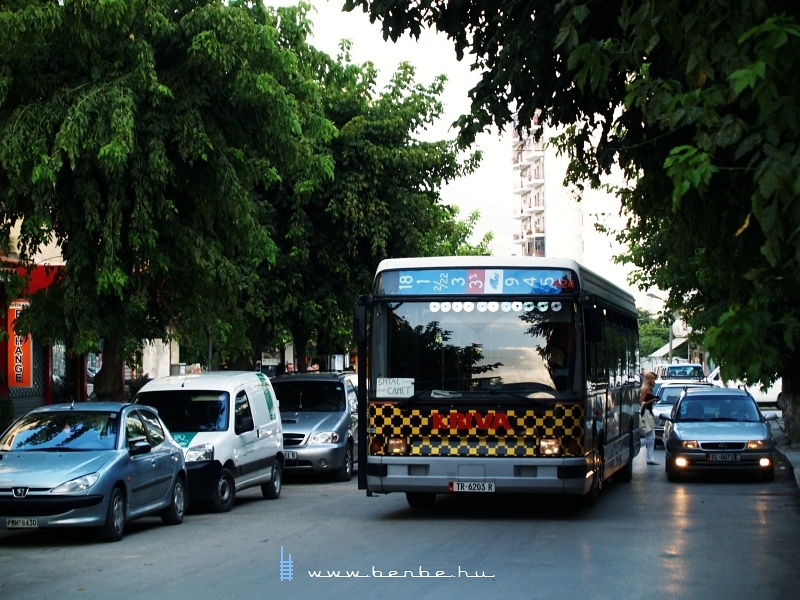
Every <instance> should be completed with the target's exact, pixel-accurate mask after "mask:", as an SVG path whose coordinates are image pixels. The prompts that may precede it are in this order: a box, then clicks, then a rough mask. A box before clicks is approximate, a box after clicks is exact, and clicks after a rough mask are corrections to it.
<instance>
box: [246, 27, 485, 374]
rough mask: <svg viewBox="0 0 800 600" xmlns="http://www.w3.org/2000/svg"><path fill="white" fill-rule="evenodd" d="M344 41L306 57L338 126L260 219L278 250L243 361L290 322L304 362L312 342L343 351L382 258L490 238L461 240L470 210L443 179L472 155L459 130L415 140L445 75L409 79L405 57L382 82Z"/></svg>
mask: <svg viewBox="0 0 800 600" xmlns="http://www.w3.org/2000/svg"><path fill="white" fill-rule="evenodd" d="M349 49H350V42H347V41H344V42H343V43H342V51H341V54H340V56H338V57H337V58H335V59H334V58H332V57H329V56H327V55H325V54H323V53H317V54H316V56H314V57H311V56H307V57H305V60H304V63H305V65H306V66H308V67H313V70H314V73H313V78H314V79H315V80H316V81H318V82H319V83H320V86H321V89H322V90H323V106H324V113H325V115H326V116H327V117H328V119H330V121H331V122H332V123H333V124H334V126H335V128H336V135H335V136H334V137H333V138H332V139H331V140H330V141H328V142H326V143H324V144H321V145H320V151H321V152H323V153H325V154H326V155H327V156H329V158H330V161H331V164H332V165H333V171H332V175H331V177H329V178H326V179H323V180H320V181H318V182H316V184H315V185H305V186H300V185H297V182H296V181H294V180H293V179H292V178H288V177H287V178H284V180H283V181H282V184H281V185H280V186H279V189H278V191H277V193H276V194H274V195H273V196H272V198H271V203H270V209H269V211H270V216H269V218H268V220H267V221H265V227H267V229H268V230H269V231H270V236H271V238H272V239H274V240H275V242H276V245H277V247H278V254H277V259H276V261H275V263H274V264H265V265H263V266H262V267H261V269H260V283H259V285H258V288H257V292H256V296H255V297H254V298H252V299H251V303H252V305H253V306H254V307H255V308H256V311H255V313H256V315H257V316H258V318H255V319H254V320H253V321H252V325H253V326H252V327H251V328H250V330H249V333H250V335H249V338H250V343H251V352H249V353H246V354H243V355H242V356H241V360H240V361H239V363H238V364H240V365H241V366H244V365H252V362H253V359H254V358H256V357H257V356H258V353H259V352H260V350H261V349H262V348H263V347H264V346H265V345H266V346H267V347H269V344H270V342H272V343H273V344H274V342H275V335H276V334H278V333H279V331H275V327H276V326H282V327H283V328H284V329H285V330H287V331H288V332H289V336H288V337H289V338H290V339H292V340H293V342H294V344H295V349H296V351H297V353H298V356H299V358H300V361H301V363H302V361H303V360H304V357H305V351H306V349H307V348H308V347H309V343H310V342H313V343H314V345H315V348H316V353H320V354H342V353H347V351H348V350H349V349H350V344H351V339H352V310H353V306H354V303H355V300H356V298H357V296H358V294H360V293H364V292H367V291H369V289H370V288H371V285H372V278H373V277H374V273H375V270H376V268H377V265H378V262H380V261H381V260H382V259H384V258H388V257H392V256H409V255H411V256H416V255H430V254H437V253H446V254H455V253H485V252H487V251H488V243H489V241H490V240H491V237H489V238H485V239H484V240H482V241H481V242H480V243H479V244H478V245H477V246H472V245H471V244H469V243H468V242H467V239H468V238H469V236H470V235H471V233H472V230H473V227H474V224H475V221H476V219H477V215H470V216H469V217H468V219H467V221H461V220H459V218H458V209H457V208H456V207H453V206H448V205H445V204H443V203H442V198H441V188H442V185H443V184H444V183H445V182H448V181H451V180H453V179H455V178H456V177H459V176H461V175H463V174H465V173H469V172H470V171H471V170H472V169H473V168H474V166H475V165H476V163H477V160H478V159H479V155H474V156H472V157H468V158H467V160H466V161H464V162H461V161H460V160H459V151H458V149H457V148H456V145H455V142H454V140H450V141H447V140H441V141H436V142H424V141H419V140H418V139H417V134H418V133H420V132H421V130H422V129H423V128H425V127H427V126H429V125H431V124H432V123H433V122H434V121H435V120H436V119H437V118H438V117H439V116H440V115H441V112H442V105H441V102H440V100H439V97H440V95H441V92H442V88H443V85H444V77H443V76H440V77H438V78H436V80H435V81H433V82H432V83H431V84H430V85H427V86H426V85H422V84H418V83H415V80H414V76H415V72H414V69H413V67H411V66H410V65H409V64H407V63H404V64H401V65H399V66H398V68H397V70H396V71H395V73H394V75H393V77H392V78H391V80H390V82H389V83H388V84H387V85H386V86H385V88H384V89H383V90H381V91H378V90H377V89H376V88H377V75H378V73H377V71H376V70H375V68H374V65H372V64H371V63H366V64H363V65H356V64H353V63H352V62H351V60H350V54H349ZM256 325H258V326H256ZM300 367H301V368H302V367H303V365H302V364H301V365H300Z"/></svg>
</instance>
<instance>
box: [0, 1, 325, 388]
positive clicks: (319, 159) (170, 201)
mask: <svg viewBox="0 0 800 600" xmlns="http://www.w3.org/2000/svg"><path fill="white" fill-rule="evenodd" d="M306 28H307V23H306V21H305V10H304V9H303V8H302V7H300V8H286V9H279V10H278V11H274V10H271V9H265V8H264V7H263V6H261V5H260V4H258V3H250V2H240V1H237V2H230V3H222V2H219V1H214V0H208V1H197V2H188V3H187V2H183V1H180V0H155V1H152V0H148V1H143V0H108V1H106V2H99V3H98V2H88V3H87V2H75V1H69V0H68V1H67V2H64V3H53V2H50V1H46V0H34V1H31V2H25V3H20V4H19V5H17V4H15V3H10V4H9V3H5V4H4V5H3V8H2V10H0V55H2V57H3V58H2V63H0V190H1V191H0V194H2V207H3V208H2V219H0V222H2V223H3V229H2V231H0V233H2V235H3V239H2V240H0V241H6V240H7V235H8V230H9V229H8V228H9V227H10V224H12V223H13V222H15V221H17V220H19V219H23V225H22V233H21V237H20V240H19V242H20V247H21V249H22V257H23V259H28V258H30V257H31V256H33V254H34V252H35V251H36V249H37V248H38V247H39V246H40V245H41V244H43V243H44V242H46V241H49V240H51V239H52V240H54V241H55V242H56V243H57V244H58V245H59V247H60V249H61V252H62V255H63V258H64V259H65V261H66V266H65V268H64V270H63V273H62V276H61V278H60V279H59V281H58V283H57V284H56V285H55V286H54V287H53V288H52V289H50V290H48V291H47V293H44V294H41V295H40V296H38V297H35V298H33V301H32V303H31V307H30V310H28V311H26V314H25V316H24V323H23V324H22V326H23V327H26V328H28V329H30V330H32V331H34V332H35V333H36V334H37V335H38V336H39V337H40V338H47V337H51V336H58V337H60V338H61V339H64V340H66V342H67V344H68V346H69V347H70V349H71V350H75V351H78V352H85V351H87V350H89V349H91V348H92V347H96V346H97V342H98V340H99V339H101V338H107V339H111V338H118V339H119V340H120V343H119V345H117V344H116V343H115V344H114V345H115V347H117V348H118V351H119V353H120V354H119V357H112V356H108V355H107V356H105V357H104V358H105V359H106V360H104V364H109V362H110V360H111V359H112V358H118V359H122V358H124V357H127V356H130V355H131V353H132V352H133V351H135V349H136V348H137V347H138V346H139V345H140V344H141V342H142V340H147V339H154V338H165V337H167V336H168V335H179V336H181V335H185V336H189V337H191V336H192V335H195V332H196V331H197V329H198V325H199V324H202V327H203V328H204V327H206V326H207V324H209V323H212V324H213V323H228V322H231V321H234V322H236V321H237V320H238V321H242V320H244V316H243V315H244V314H245V308H246V307H245V306H244V305H243V304H242V303H241V294H242V293H243V291H245V290H247V289H251V288H253V287H254V286H255V285H256V284H257V283H258V271H257V269H258V267H259V266H260V265H262V264H270V263H273V262H274V261H275V257H276V255H277V252H278V248H277V245H276V243H275V240H274V239H272V237H271V236H270V232H269V231H268V230H267V229H265V228H264V226H263V223H262V217H263V215H264V208H263V205H264V204H265V203H268V202H269V201H270V199H271V195H272V194H273V193H274V191H275V190H276V188H277V187H278V185H279V184H280V181H281V180H282V179H284V178H287V179H291V180H293V181H295V182H297V185H298V186H299V185H303V183H304V182H305V181H306V180H308V179H311V180H312V181H316V180H317V179H318V178H319V173H320V172H324V171H330V170H331V165H330V159H329V157H327V156H325V155H323V154H320V153H319V152H318V146H319V145H320V144H324V143H326V142H327V140H329V139H330V138H331V136H332V135H333V133H334V127H333V126H332V124H331V123H330V121H328V119H327V118H326V117H325V115H324V113H323V110H322V105H321V95H320V89H319V86H318V85H317V84H315V83H314V82H313V81H311V80H309V79H307V78H304V77H301V76H298V63H299V60H300V58H299V55H300V54H302V53H304V52H307V51H308V48H307V46H304V37H303V35H304V34H303V32H304V31H305V30H306ZM289 42H291V43H289ZM62 336H63V337H62ZM113 379H118V378H113ZM118 385H121V383H120V384H118ZM121 391H122V390H121V389H118V390H116V393H118V394H121Z"/></svg>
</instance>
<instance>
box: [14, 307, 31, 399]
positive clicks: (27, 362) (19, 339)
mask: <svg viewBox="0 0 800 600" xmlns="http://www.w3.org/2000/svg"><path fill="white" fill-rule="evenodd" d="M28 304H29V303H28V301H27V300H14V301H13V302H12V303H11V306H9V307H8V387H31V385H32V383H33V342H32V341H31V336H30V335H26V336H21V335H17V334H16V332H15V328H16V323H15V321H16V320H17V317H18V316H19V315H20V314H22V311H23V310H25V308H27V306H28Z"/></svg>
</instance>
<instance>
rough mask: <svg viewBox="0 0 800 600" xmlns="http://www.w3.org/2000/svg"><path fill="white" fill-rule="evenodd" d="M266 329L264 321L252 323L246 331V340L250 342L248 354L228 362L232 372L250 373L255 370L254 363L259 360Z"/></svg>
mask: <svg viewBox="0 0 800 600" xmlns="http://www.w3.org/2000/svg"><path fill="white" fill-rule="evenodd" d="M265 329H266V327H265V324H264V321H257V322H255V323H253V324H252V325H251V326H250V327H249V328H248V330H247V340H248V341H249V342H250V354H248V355H244V356H240V357H238V358H237V359H235V360H232V361H230V363H229V365H230V368H231V370H233V371H252V370H253V369H255V366H256V361H258V360H259V359H260V358H261V343H262V341H263V337H264V330H265Z"/></svg>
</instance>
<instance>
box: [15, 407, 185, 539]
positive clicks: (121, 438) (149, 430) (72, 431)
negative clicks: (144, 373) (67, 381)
mask: <svg viewBox="0 0 800 600" xmlns="http://www.w3.org/2000/svg"><path fill="white" fill-rule="evenodd" d="M186 481H187V474H186V467H185V465H184V460H183V452H182V451H181V449H180V447H179V446H178V444H177V443H175V441H174V440H173V439H172V436H171V435H170V433H169V431H168V430H167V428H166V427H165V425H164V423H163V421H162V420H161V419H160V418H159V416H158V414H157V412H156V411H155V410H154V409H153V408H151V407H148V406H136V405H133V404H125V403H119V402H91V403H89V402H82V403H78V404H74V403H73V404H56V405H51V406H44V407H40V408H36V409H34V410H32V411H31V412H29V413H28V414H26V415H25V416H23V417H20V418H19V419H17V421H15V422H14V423H12V424H11V426H9V428H8V429H6V431H5V432H4V433H3V435H2V436H0V528H3V529H40V528H50V527H96V528H97V529H98V531H99V536H100V538H101V539H103V540H105V541H118V540H120V539H122V536H123V533H124V530H125V524H126V523H127V522H128V521H131V520H133V519H138V518H140V517H144V516H147V515H155V514H157V515H160V517H161V520H162V521H163V522H164V523H165V524H168V525H177V524H179V523H181V522H182V521H183V516H184V512H185V509H186V501H187V495H186Z"/></svg>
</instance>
